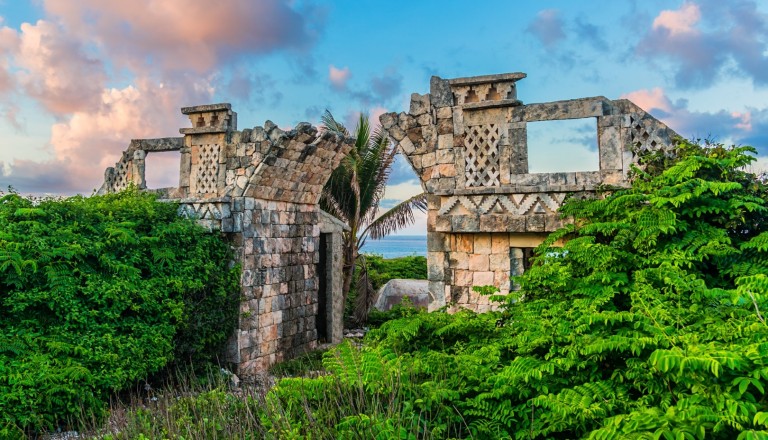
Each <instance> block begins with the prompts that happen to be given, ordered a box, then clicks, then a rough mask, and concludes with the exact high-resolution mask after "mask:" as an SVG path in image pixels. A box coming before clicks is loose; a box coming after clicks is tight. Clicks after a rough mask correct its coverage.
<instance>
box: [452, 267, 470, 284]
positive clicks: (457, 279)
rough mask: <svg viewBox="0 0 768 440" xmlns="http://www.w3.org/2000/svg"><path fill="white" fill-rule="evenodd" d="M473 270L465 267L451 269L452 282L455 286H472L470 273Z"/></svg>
mask: <svg viewBox="0 0 768 440" xmlns="http://www.w3.org/2000/svg"><path fill="white" fill-rule="evenodd" d="M473 273H474V272H472V271H470V270H465V269H457V270H454V271H453V284H454V285H455V286H470V287H471V286H472V274H473Z"/></svg>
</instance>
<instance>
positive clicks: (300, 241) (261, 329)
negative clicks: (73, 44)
mask: <svg viewBox="0 0 768 440" xmlns="http://www.w3.org/2000/svg"><path fill="white" fill-rule="evenodd" d="M182 113H184V114H186V115H188V116H189V120H190V122H191V124H192V127H191V128H182V129H180V130H179V131H180V132H181V133H182V134H184V137H182V138H164V139H138V140H133V141H131V144H130V146H129V148H128V149H127V150H126V151H125V152H124V153H123V155H122V157H121V159H120V161H118V163H117V164H115V167H114V168H109V169H107V171H106V172H105V178H104V184H103V185H102V187H101V189H100V190H99V192H100V193H108V192H114V191H120V190H122V189H124V188H126V187H127V186H128V185H130V184H135V185H136V186H137V187H139V188H143V187H144V160H145V156H146V153H147V152H152V151H173V150H177V151H180V153H181V161H180V167H181V169H180V171H179V187H178V188H166V189H163V190H159V191H158V193H159V194H160V195H161V196H163V197H165V198H166V199H169V200H173V201H176V202H178V203H179V215H182V216H185V217H188V218H194V219H196V221H197V222H198V223H199V224H201V225H203V226H204V227H206V228H208V229H210V230H216V231H221V232H222V233H224V234H226V235H227V237H228V239H229V240H230V241H231V243H232V245H233V247H234V250H235V255H236V259H237V263H238V264H239V265H240V267H241V268H242V271H241V292H240V293H241V295H242V297H243V298H244V299H243V301H242V302H241V304H240V311H241V315H240V319H239V325H238V329H237V331H236V332H235V334H234V335H233V336H232V337H231V338H230V342H229V344H230V346H229V347H228V350H227V353H228V356H229V357H228V359H227V360H228V361H230V362H233V363H235V364H237V365H238V374H240V375H241V376H242V375H243V374H245V375H249V374H253V373H256V372H259V371H263V370H265V369H267V368H268V367H269V366H270V365H272V364H274V363H275V362H278V361H280V360H283V359H288V358H291V357H295V356H297V355H300V354H302V353H304V352H306V351H309V350H312V349H314V348H316V347H317V345H318V344H319V343H320V342H321V341H322V342H340V341H341V337H342V335H341V331H342V325H341V319H342V316H341V315H342V311H343V305H342V304H341V278H340V271H341V240H342V238H341V234H342V231H343V229H344V225H343V224H340V223H338V222H334V221H332V220H329V218H328V217H330V216H329V215H328V214H325V215H321V211H320V209H319V207H318V204H317V203H318V201H319V198H320V192H321V190H322V188H323V185H324V184H325V182H326V180H327V179H328V178H329V177H330V174H331V172H332V171H333V170H334V169H335V168H336V167H337V166H338V165H339V163H340V161H341V159H342V158H343V157H344V156H345V155H346V154H347V152H348V151H349V150H350V149H351V148H352V145H353V143H354V140H353V139H351V138H343V137H340V136H338V135H335V134H333V133H330V132H328V131H325V132H323V133H321V134H320V135H318V130H317V129H316V128H314V127H312V126H311V125H310V124H307V123H301V124H298V125H297V126H296V128H295V129H294V130H290V131H287V132H285V131H283V130H280V129H279V128H278V127H277V126H276V125H275V124H274V123H272V122H270V121H267V122H266V123H265V124H264V127H255V128H254V129H253V130H244V131H242V132H239V131H236V129H237V126H236V123H237V114H236V113H235V112H233V111H232V109H231V107H230V105H229V104H212V105H203V106H196V107H185V108H183V109H182ZM150 156H151V155H150ZM321 218H323V221H321Z"/></svg>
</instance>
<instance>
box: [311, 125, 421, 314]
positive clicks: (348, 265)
mask: <svg viewBox="0 0 768 440" xmlns="http://www.w3.org/2000/svg"><path fill="white" fill-rule="evenodd" d="M322 119H323V125H325V129H326V130H329V131H331V132H333V133H336V134H338V135H341V136H345V137H348V136H350V132H349V130H348V129H347V128H346V127H345V126H344V125H343V124H342V123H340V122H339V121H337V120H336V119H335V118H334V117H333V115H332V114H331V113H330V112H329V111H328V110H326V111H325V114H323V118H322ZM352 135H353V136H354V139H355V144H354V146H353V148H352V150H351V151H350V152H349V154H348V155H347V156H346V157H345V158H344V160H342V161H341V163H340V164H339V166H338V168H336V169H335V170H333V173H332V174H331V177H330V178H329V179H328V181H327V182H326V183H325V186H324V187H323V193H322V196H321V198H320V207H321V208H322V209H323V210H325V211H326V212H329V213H330V214H332V215H334V216H336V217H337V218H339V219H341V220H342V221H343V222H344V223H346V224H347V226H348V227H349V230H348V231H345V232H344V242H343V245H342V248H343V250H342V254H343V258H344V266H343V271H342V272H343V273H342V274H343V282H342V297H343V300H342V302H343V303H344V304H346V303H347V299H348V297H349V296H350V295H354V296H355V297H356V302H355V305H354V307H352V309H353V310H352V311H351V314H352V315H354V319H355V320H356V321H358V322H362V321H364V320H365V318H366V316H367V314H368V310H369V309H370V307H371V306H372V304H371V300H372V298H373V293H374V292H373V287H372V286H371V285H370V283H368V282H367V278H368V276H367V265H366V264H365V262H364V261H359V258H358V257H359V256H360V255H359V250H360V248H362V247H363V244H365V240H367V239H368V237H369V236H370V237H371V238H373V239H378V238H381V237H384V236H387V235H389V234H391V233H392V232H395V231H397V230H398V229H402V228H403V227H405V226H408V225H409V224H411V223H413V221H414V215H413V210H414V209H419V210H421V211H426V208H427V203H426V195H424V194H419V195H416V196H413V197H411V198H410V199H407V200H404V201H402V202H400V203H399V204H397V205H396V206H394V207H392V208H390V209H389V210H387V211H386V212H385V213H383V214H381V215H379V203H380V202H381V200H382V199H383V197H384V190H385V188H386V185H387V181H388V179H389V175H390V173H391V172H392V164H393V162H394V160H395V156H396V155H397V149H396V148H394V146H393V145H392V144H391V143H390V142H389V139H388V138H387V136H385V135H384V134H383V133H382V132H381V131H380V130H379V129H376V130H374V131H373V132H372V131H371V124H370V121H369V120H368V115H366V114H364V113H361V114H360V118H359V119H358V122H357V126H356V127H355V130H354V133H352ZM356 271H358V275H357V277H355V272H356ZM353 282H356V288H355V289H354V290H352V284H353ZM352 292H354V293H352Z"/></svg>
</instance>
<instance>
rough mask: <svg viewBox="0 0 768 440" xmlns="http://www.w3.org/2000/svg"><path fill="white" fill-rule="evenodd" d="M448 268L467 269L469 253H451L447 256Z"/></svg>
mask: <svg viewBox="0 0 768 440" xmlns="http://www.w3.org/2000/svg"><path fill="white" fill-rule="evenodd" d="M448 256H449V261H448V266H449V267H451V268H453V269H469V253H467V252H451V253H449V254H448Z"/></svg>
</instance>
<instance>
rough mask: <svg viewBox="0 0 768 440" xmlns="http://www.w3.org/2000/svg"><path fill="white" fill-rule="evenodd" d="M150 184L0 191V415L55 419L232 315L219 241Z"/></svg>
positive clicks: (95, 404) (39, 423)
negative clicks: (121, 188) (146, 187)
mask: <svg viewBox="0 0 768 440" xmlns="http://www.w3.org/2000/svg"><path fill="white" fill-rule="evenodd" d="M176 210H177V206H175V205H174V204H170V203H161V202H157V201H156V200H155V197H154V196H152V195H149V194H144V193H139V192H136V191H128V192H124V193H120V194H113V195H106V196H94V197H88V198H85V197H80V196H77V197H71V198H67V199H62V200H42V201H33V200H30V199H26V198H23V197H20V196H19V195H17V194H14V193H11V194H6V195H3V196H2V197H0V427H3V426H10V427H16V428H19V429H22V430H30V429H34V430H39V429H54V428H55V427H56V426H58V425H59V424H60V423H62V422H65V421H66V420H67V419H68V418H71V417H74V416H81V415H82V414H83V413H85V414H91V413H92V414H96V415H98V414H102V413H103V412H104V410H105V408H106V404H105V402H106V401H107V399H108V398H109V395H110V394H112V393H114V392H116V391H118V390H121V389H123V388H125V387H126V386H128V385H130V384H131V383H133V382H135V381H136V380H139V379H142V378H146V377H147V376H148V375H149V374H151V373H154V372H157V371H158V370H160V369H161V368H163V367H165V366H166V365H167V364H168V363H169V362H171V361H172V360H174V359H176V360H179V361H184V362H185V363H187V362H189V361H193V362H195V361H199V360H202V359H210V358H211V357H212V356H213V355H215V354H217V353H218V350H219V349H220V347H221V345H222V343H223V342H224V340H225V339H226V337H227V336H229V334H230V332H231V330H232V328H233V327H234V324H235V322H236V321H235V320H236V313H237V308H236V304H237V301H238V296H237V291H238V289H237V275H236V270H235V269H231V268H229V267H228V265H229V262H230V261H231V255H230V251H229V247H228V246H227V244H226V243H224V242H223V241H222V240H221V239H220V238H219V237H217V236H215V235H212V234H209V233H207V232H205V231H204V230H203V229H202V228H200V227H198V226H197V225H195V224H194V223H193V222H192V221H190V220H185V219H181V218H179V217H178V216H177V214H176Z"/></svg>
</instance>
